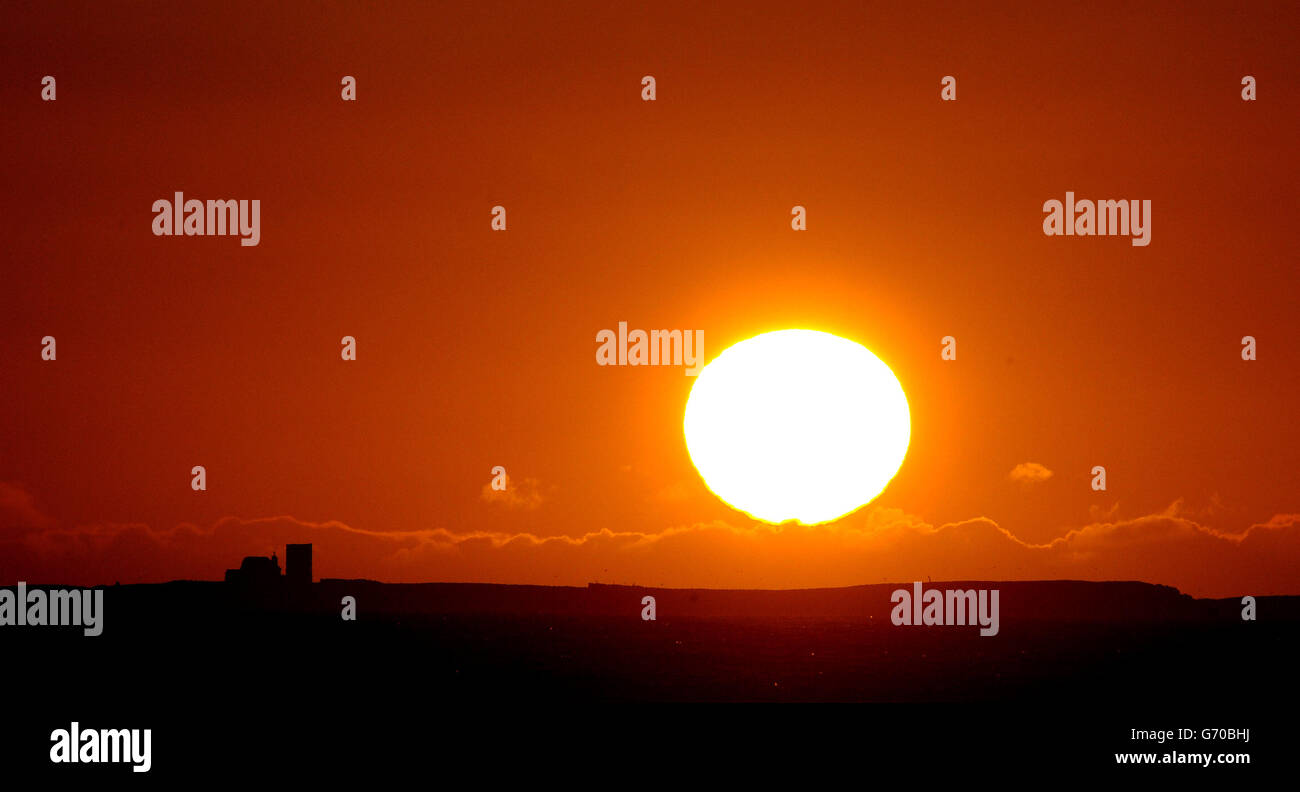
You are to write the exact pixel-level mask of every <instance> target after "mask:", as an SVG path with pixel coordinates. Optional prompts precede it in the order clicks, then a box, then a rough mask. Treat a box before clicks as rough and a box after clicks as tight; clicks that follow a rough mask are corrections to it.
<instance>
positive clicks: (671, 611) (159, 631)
mask: <svg viewBox="0 0 1300 792" xmlns="http://www.w3.org/2000/svg"><path fill="white" fill-rule="evenodd" d="M910 586H911V584H910V582H909V583H899V584H885V585H869V586H855V587H849V588H833V589H806V590H782V591H732V590H705V589H658V588H642V587H636V586H611V585H597V584H592V585H589V586H587V587H551V586H514V585H490V584H468V583H428V584H386V583H377V582H374V581H362V580H347V581H345V580H325V581H321V582H318V583H313V584H309V585H307V586H297V587H293V586H288V585H284V586H278V587H270V588H268V587H265V586H239V585H232V584H226V583H215V582H214V583H208V582H186V581H178V582H173V583H166V584H157V585H126V586H111V587H107V588H106V589H105V606H104V607H105V615H104V633H103V635H102V636H99V637H85V636H83V635H81V631H80V630H76V629H71V628H49V627H43V628H42V627H4V628H0V645H2V646H3V647H4V648H7V649H9V650H10V652H11V655H10V656H16V655H18V654H21V656H23V657H24V658H25V659H26V661H27V662H31V663H33V664H36V665H37V666H39V667H44V668H48V669H50V673H60V669H61V668H62V669H63V672H65V673H71V672H72V666H78V667H81V666H84V665H85V664H91V665H93V666H94V667H96V668H99V669H102V671H103V674H104V675H105V676H106V678H110V679H112V680H114V682H113V687H112V690H117V689H119V688H120V689H121V690H132V689H139V688H143V689H154V688H156V687H158V686H159V685H163V686H167V685H171V686H180V687H183V688H186V689H190V688H195V686H197V688H195V689H196V690H197V693H195V695H197V696H198V697H199V698H200V700H201V701H203V702H204V706H209V707H215V708H221V707H226V706H230V701H237V700H240V699H241V698H243V697H245V696H246V695H247V692H248V691H250V690H258V689H262V688H265V687H266V686H267V685H269V684H272V682H273V681H276V680H279V681H276V682H275V684H277V685H282V684H283V680H286V679H293V680H295V685H294V690H296V691H297V692H295V693H292V694H287V695H295V696H299V695H300V696H303V697H305V698H306V700H307V701H308V702H318V703H320V704H321V705H322V706H325V705H327V703H328V702H334V703H335V704H338V703H340V702H344V701H346V700H347V698H348V697H349V696H356V695H363V694H364V695H376V696H385V697H391V700H392V701H401V700H404V699H406V698H407V697H409V696H410V695H417V696H419V697H432V698H436V699H438V700H440V701H446V700H460V701H465V700H474V701H489V700H506V699H508V700H511V701H517V700H534V699H537V700H549V699H557V698H563V699H566V700H575V699H576V700H586V701H608V700H644V701H661V700H699V701H735V700H739V701H765V700H782V701H990V700H1032V699H1035V698H1037V697H1041V696H1049V697H1051V698H1053V699H1056V700H1062V699H1076V700H1080V701H1085V700H1086V701H1092V702H1096V701H1098V700H1101V701H1134V700H1137V701H1162V700H1163V701H1177V700H1182V699H1184V698H1186V697H1187V696H1188V691H1189V690H1194V691H1195V696H1196V697H1197V698H1198V700H1215V699H1218V700H1223V701H1228V700H1240V699H1241V697H1242V696H1243V695H1244V696H1247V697H1248V696H1252V695H1265V694H1264V693H1263V692H1262V691H1264V690H1266V689H1267V687H1268V685H1269V684H1274V683H1276V685H1275V688H1274V689H1275V690H1276V689H1292V688H1293V687H1294V686H1292V685H1290V683H1289V679H1290V671H1289V670H1287V669H1285V668H1284V667H1283V666H1284V661H1283V659H1282V658H1283V657H1285V655H1286V653H1285V652H1281V651H1279V647H1281V646H1283V645H1285V644H1286V643H1287V642H1290V641H1292V640H1293V636H1294V635H1295V630H1296V627H1297V625H1298V623H1300V597H1260V598H1258V606H1257V607H1258V612H1259V619H1258V621H1255V622H1243V621H1242V619H1241V615H1240V614H1241V604H1240V602H1239V600H1237V599H1222V600H1206V599H1194V598H1192V597H1189V596H1186V595H1184V594H1180V593H1179V592H1178V591H1177V590H1175V589H1172V588H1169V587H1167V586H1156V585H1149V584H1145V583H1134V582H1116V583H1091V582H1080V581H1041V582H988V581H955V582H934V583H927V584H926V588H942V589H950V588H961V589H967V588H974V589H980V588H997V589H999V590H1000V592H1001V596H1000V630H999V634H998V635H996V636H990V637H981V636H980V635H979V632H978V628H977V627H970V626H967V627H961V626H953V627H937V626H936V627H914V626H908V627H900V626H895V625H893V624H891V623H890V620H889V614H890V610H891V608H892V603H891V601H890V595H891V593H892V592H893V591H894V590H895V589H897V588H909V589H910ZM646 595H651V596H653V597H655V598H656V604H657V620H656V621H653V622H650V621H643V620H642V619H641V609H642V605H641V600H642V597H643V596H646ZM344 596H351V597H355V598H356V603H357V620H356V621H344V620H343V619H342V618H341V616H340V612H341V610H342V605H341V600H342V598H343V597H344ZM1243 673H1248V674H1249V675H1250V679H1251V680H1252V681H1251V683H1250V685H1248V686H1246V687H1245V688H1244V689H1243V684H1242V679H1243V677H1242V674H1243ZM343 678H346V679H347V680H349V684H347V685H340V679H343ZM417 680H418V684H417ZM1256 690H1259V691H1261V692H1260V693H1258V694H1257V693H1254V692H1252V691H1256ZM313 691H314V692H313ZM330 691H332V692H330ZM282 692H283V691H282ZM110 694H111V692H110ZM146 700H148V699H146Z"/></svg>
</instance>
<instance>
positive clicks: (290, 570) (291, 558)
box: [284, 544, 311, 586]
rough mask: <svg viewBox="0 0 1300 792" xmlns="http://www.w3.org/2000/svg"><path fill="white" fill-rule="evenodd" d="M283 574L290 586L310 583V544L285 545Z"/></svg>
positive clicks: (308, 584)
mask: <svg viewBox="0 0 1300 792" xmlns="http://www.w3.org/2000/svg"><path fill="white" fill-rule="evenodd" d="M284 575H285V577H286V578H287V579H288V581H289V585H291V586H310V585H311V545H310V544H291V545H285V548H284Z"/></svg>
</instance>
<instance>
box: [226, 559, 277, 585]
mask: <svg viewBox="0 0 1300 792" xmlns="http://www.w3.org/2000/svg"><path fill="white" fill-rule="evenodd" d="M279 580H280V560H279V559H278V558H276V557H275V554H274V553H272V554H271V557H270V558H267V557H266V556H248V557H247V558H245V559H244V562H243V563H242V564H240V565H239V569H227V570H226V582H227V583H241V584H249V585H267V584H275V583H277V582H278V581H279Z"/></svg>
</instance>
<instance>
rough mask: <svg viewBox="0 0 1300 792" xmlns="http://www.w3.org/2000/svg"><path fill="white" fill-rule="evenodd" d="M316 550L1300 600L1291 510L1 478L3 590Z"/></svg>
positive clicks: (537, 564) (365, 556)
mask: <svg viewBox="0 0 1300 792" xmlns="http://www.w3.org/2000/svg"><path fill="white" fill-rule="evenodd" d="M289 542H312V543H314V544H315V545H316V548H315V553H314V555H315V562H316V575H317V577H365V578H373V579H377V580H387V581H484V582H509V583H534V584H563V585H583V584H585V583H587V582H589V581H602V582H617V583H637V584H644V585H662V586H674V587H687V586H698V587H707V588H750V587H753V588H758V587H773V588H778V587H779V588H786V587H816V586H846V585H855V584H861V583H879V582H885V581H908V580H916V579H921V580H924V579H926V578H933V579H934V580H944V579H971V578H976V579H980V578H982V579H998V580H1032V579H1059V578H1069V579H1086V580H1143V581H1148V582H1152V583H1163V584H1167V585H1172V586H1176V587H1178V588H1179V589H1181V590H1183V591H1184V592H1187V593H1190V594H1194V595H1196V596H1216V597H1226V596H1240V595H1243V594H1254V595H1266V594H1285V593H1290V594H1294V593H1297V585H1296V578H1295V570H1296V569H1298V568H1300V515H1296V514H1281V515H1277V516H1275V517H1273V518H1272V519H1270V520H1268V521H1267V522H1264V523H1260V524H1256V525H1252V526H1249V527H1248V528H1246V529H1245V530H1243V531H1241V532H1240V533H1223V532H1220V531H1216V530H1214V529H1211V528H1209V527H1206V526H1205V525H1202V524H1200V523H1198V522H1196V521H1194V520H1192V519H1190V518H1189V517H1187V516H1185V515H1184V514H1183V509H1182V504H1181V503H1180V502H1175V503H1174V504H1172V505H1171V506H1170V507H1169V508H1168V509H1166V510H1165V511H1164V512H1162V513H1160V514H1152V515H1146V516H1142V517H1138V518H1135V519H1128V520H1113V519H1105V520H1101V521H1097V522H1094V523H1092V524H1090V525H1086V526H1083V527H1081V528H1078V529H1076V530H1072V531H1069V532H1068V533H1067V534H1066V535H1064V536H1062V537H1060V538H1058V539H1055V540H1053V541H1051V542H1048V543H1045V544H1031V543H1027V542H1024V541H1021V540H1020V539H1019V538H1017V537H1015V536H1014V535H1012V534H1011V533H1010V532H1008V531H1006V530H1005V529H1003V528H1001V527H1000V526H998V524H997V523H996V522H994V521H993V520H990V519H987V518H984V517H976V518H973V519H969V520H964V521H961V522H955V523H948V524H944V525H931V524H929V523H927V522H925V521H924V520H921V519H920V518H918V517H915V516H913V515H909V514H906V513H904V512H902V511H899V510H896V509H884V508H876V507H868V508H866V509H863V510H862V511H860V512H858V513H856V514H854V515H852V516H851V517H849V518H847V519H845V520H843V521H841V522H840V523H837V524H834V525H831V526H770V525H761V524H754V523H744V524H738V523H737V524H733V523H725V522H721V521H718V522H711V523H697V524H692V525H683V526H678V527H674V528H669V529H666V530H664V531H661V532H658V533H639V532H619V531H612V530H601V531H596V532H590V533H585V534H581V535H574V536H554V537H540V536H536V535H533V534H528V533H518V534H511V533H502V532H484V531H477V532H475V531H451V530H446V529H443V528H430V529H424V530H415V531H403V532H375V531H367V530H364V529H361V528H356V527H353V526H349V525H345V524H343V523H340V522H335V521H326V522H312V521H306V520H301V519H297V518H295V517H291V516H287V515H285V516H276V517H260V518H243V517H226V518H223V519H221V520H218V521H217V522H216V523H215V524H212V525H207V526H199V525H192V524H188V523H183V524H181V525H177V526H173V527H171V528H166V529H157V528H153V527H150V526H147V525H143V524H134V523H105V524H96V525H79V526H75V527H68V526H61V525H59V524H57V522H56V521H54V520H52V519H50V518H49V517H48V516H46V515H45V514H44V513H42V512H41V511H40V510H39V509H38V508H37V507H36V505H35V503H34V501H33V499H32V498H31V497H30V496H28V495H27V494H26V493H25V492H23V491H22V490H21V488H17V487H14V486H13V485H7V484H0V583H12V582H14V581H16V580H27V581H29V582H57V583H66V584H73V585H89V584H98V583H112V582H114V581H117V580H121V581H122V582H136V581H155V582H156V581H164V580H172V579H181V578H187V579H203V580H215V579H220V578H221V576H222V574H223V572H224V570H225V569H226V568H228V567H235V566H238V565H239V562H240V560H241V559H242V558H243V557H244V556H245V555H253V554H264V555H269V554H270V553H271V552H273V551H274V552H279V553H283V552H284V545H285V544H286V543H289Z"/></svg>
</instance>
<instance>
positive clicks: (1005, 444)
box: [0, 2, 1300, 596]
mask: <svg viewBox="0 0 1300 792" xmlns="http://www.w3.org/2000/svg"><path fill="white" fill-rule="evenodd" d="M265 5H266V4H258V3H229V2H223V3H213V4H197V3H196V4H185V5H184V6H182V7H174V6H173V5H171V4H156V5H150V6H143V5H142V6H138V7H136V8H135V9H133V12H132V13H131V14H129V15H125V14H122V13H120V12H117V11H113V10H110V9H107V8H94V7H91V8H85V7H82V6H80V5H67V6H64V5H62V4H44V3H42V4H33V5H31V6H24V7H21V8H9V9H7V10H6V11H5V16H6V22H5V25H4V26H3V29H0V43H2V44H3V46H2V47H0V74H3V76H4V78H3V80H0V103H2V104H3V106H4V108H5V112H4V114H3V117H0V130H2V131H3V136H2V137H3V140H4V141H5V145H4V146H3V147H0V158H3V168H4V173H5V183H6V188H5V190H4V191H3V198H2V199H0V200H3V204H2V205H0V216H2V217H3V229H4V234H5V247H6V255H5V257H4V259H5V261H4V264H3V272H4V278H3V289H0V371H3V376H0V403H2V404H3V405H4V410H3V413H2V414H0V583H4V582H11V581H13V580H19V579H26V580H33V581H35V580H58V581H64V582H69V583H97V582H105V581H112V580H122V581H123V582H127V581H134V580H165V579H171V578H174V577H205V578H214V579H215V578H219V577H220V576H221V574H222V571H223V570H224V568H225V567H227V566H234V565H236V564H237V563H238V561H239V559H240V558H241V557H242V556H243V555H246V554H250V553H261V552H265V553H269V552H271V551H272V550H275V549H278V550H279V551H280V552H281V553H282V552H283V548H282V545H283V543H284V542H286V541H300V540H305V541H315V542H317V544H318V550H317V552H316V571H317V574H318V576H348V577H352V576H356V577H375V578H382V579H390V580H484V581H502V582H538V583H571V584H580V583H585V582H587V581H589V580H603V581H613V582H638V583H647V584H667V585H680V586H686V585H691V586H807V585H843V584H851V583H858V582H879V581H880V580H910V579H913V578H914V577H916V576H920V575H926V576H933V577H934V578H935V579H940V578H941V577H987V578H1019V577H1029V578H1034V577H1080V578H1097V579H1101V578H1126V579H1128V578H1137V579H1143V580H1151V581H1153V582H1159V583H1168V584H1171V585H1177V586H1179V587H1180V588H1182V589H1183V590H1185V591H1189V592H1192V593H1196V594H1203V595H1219V596H1228V595H1232V594H1237V593H1238V592H1240V593H1252V594H1269V593H1300V588H1297V585H1296V582H1295V581H1296V576H1295V573H1294V570H1295V569H1297V568H1300V518H1298V517H1296V514H1297V512H1300V502H1298V500H1297V497H1296V493H1297V492H1298V491H1300V488H1298V487H1297V484H1300V443H1298V442H1297V441H1298V440H1300V436H1298V435H1300V431H1298V430H1297V423H1296V421H1295V418H1294V416H1295V403H1296V402H1295V399H1296V393H1297V386H1298V385H1300V352H1297V339H1298V336H1300V332H1298V331H1300V328H1298V327H1297V324H1298V323H1297V320H1296V318H1295V316H1296V306H1297V294H1296V283H1297V278H1296V274H1295V273H1296V266H1297V261H1300V257H1298V256H1297V254H1298V253H1300V242H1298V241H1297V238H1296V235H1295V233H1294V216H1295V212H1296V210H1297V208H1300V207H1298V206H1297V200H1296V188H1295V184H1296V177H1297V173H1298V169H1297V154H1296V152H1295V143H1294V140H1295V131H1296V129H1297V128H1298V127H1300V102H1298V100H1297V91H1296V88H1295V86H1294V79H1295V75H1296V66H1297V55H1296V49H1295V46H1294V31H1295V30H1296V29H1297V24H1300V10H1297V7H1296V6H1295V4H1277V5H1255V4H1245V5H1240V6H1233V7H1226V6H1222V5H1220V4H1215V5H1211V4H1188V3H1177V4H1173V3H1170V4H1167V7H1166V8H1165V9H1163V10H1158V9H1157V10H1146V11H1138V10H1133V9H1131V8H1129V7H1128V5H1127V4H1086V5H1078V6H1074V7H1069V8H1060V9H1058V8H1048V7H1042V6H1029V5H1028V4H1025V5H1024V6H1006V7H1005V8H991V7H989V6H986V5H983V6H981V10H980V11H978V12H977V11H976V10H975V7H974V6H969V7H968V6H967V5H965V4H962V5H958V6H956V7H955V8H954V7H946V6H927V5H923V4H918V3H907V4H898V5H897V6H896V7H895V8H893V9H892V10H891V9H883V10H882V9H867V8H863V7H861V4H857V3H851V4H850V3H845V4H840V5H822V4H816V3H813V4H804V5H799V6H791V5H790V4H788V3H786V4H776V3H771V4H753V3H750V4H743V5H742V4H736V5H734V6H731V7H729V8H726V9H715V10H706V9H700V8H696V7H695V6H696V4H693V3H655V4H642V5H638V6H635V7H633V6H631V5H629V4H621V3H615V4H609V3H590V4H581V5H579V4H566V5H565V6H564V7H563V8H558V9H550V10H548V11H542V10H541V9H540V8H539V7H538V6H537V4H531V3H517V4H498V3H481V2H475V3H464V4H458V5H456V6H454V7H443V8H438V9H436V10H435V9H434V8H433V6H432V5H431V4H424V3H411V4H381V5H376V6H367V8H365V9H352V10H343V9H332V8H331V9H329V10H322V9H320V8H318V7H315V6H312V7H311V8H310V9H308V8H306V7H304V8H303V9H302V10H289V9H287V8H267V7H265ZM128 17H129V18H128ZM46 74H51V75H55V76H56V77H57V80H58V99H57V101H56V102H42V101H41V100H40V80H41V77H42V76H43V75H46ZM345 74H351V75H355V76H356V78H357V81H358V101H357V102H355V103H345V102H342V101H340V98H339V90H340V86H339V81H340V79H341V77H342V76H343V75H345ZM645 74H652V75H654V76H655V77H656V79H657V80H658V100H657V101H656V102H653V103H649V102H642V101H641V100H640V79H641V76H642V75H645ZM946 74H952V75H954V76H956V77H957V80H958V101H957V102H955V103H949V102H940V101H939V80H940V78H941V77H942V76H943V75H946ZM1245 74H1251V75H1254V76H1255V78H1256V79H1257V81H1258V86H1259V87H1258V91H1259V99H1258V101H1256V102H1253V103H1252V102H1243V101H1241V98H1240V93H1239V92H1240V80H1241V77H1242V75H1245ZM178 190H181V191H184V192H185V193H186V194H187V196H189V197H196V198H219V199H224V198H245V199H253V198H256V199H260V200H261V202H262V217H261V222H262V239H261V244H260V245H258V246H257V247H241V246H240V245H239V244H238V242H237V241H235V240H234V239H232V238H229V237H212V238H202V237H191V238H184V237H181V238H177V237H155V236H153V235H152V234H151V232H150V223H151V221H152V213H151V211H150V206H151V204H152V202H153V201H154V200H156V199H158V198H170V196H171V195H172V193H173V192H175V191H178ZM1067 190H1071V191H1074V192H1075V193H1076V194H1077V195H1079V196H1080V197H1092V198H1136V199H1150V200H1151V201H1152V204H1153V228H1152V242H1151V244H1150V246H1149V247H1145V248H1143V247H1133V246H1131V245H1130V244H1129V243H1128V241H1127V240H1126V239H1123V238H1106V237H1096V238H1055V237H1047V236H1044V235H1043V233H1042V231H1041V222H1042V217H1043V213H1042V209H1041V207H1042V204H1043V202H1044V201H1046V200H1048V199H1051V198H1056V199H1061V198H1063V197H1064V194H1065V192H1066V191H1067ZM495 204H502V205H504V206H506V208H507V210H508V213H509V214H508V217H509V230H508V231H506V232H504V233H499V232H493V231H491V230H490V228H489V219H490V218H489V209H490V207H491V206H493V205H495ZM796 204H800V205H803V206H806V207H807V209H808V230H807V231H806V232H802V233H797V232H794V231H791V229H790V226H789V217H790V207H792V206H794V205H796ZM619 321H627V322H628V323H629V324H630V325H631V326H632V327H641V328H691V329H697V328H698V329H702V330H703V331H704V338H705V354H706V357H708V358H712V357H714V356H716V355H717V354H718V353H720V352H721V351H722V350H723V349H725V348H726V347H727V346H728V345H730V344H732V343H735V342H737V341H740V340H742V339H744V338H748V337H750V336H752V335H754V334H757V333H760V332H763V331H766V330H773V329H779V328H785V327H809V328H815V329H822V330H828V331H831V332H834V333H837V334H840V335H843V336H846V337H849V338H852V339H854V340H856V341H859V342H860V343H862V344H864V345H865V346H867V347H868V348H869V349H871V350H872V351H873V352H875V353H876V354H877V355H878V356H880V357H881V358H882V359H883V360H884V361H885V362H886V363H888V364H889V365H890V366H891V367H892V368H893V370H894V372H895V373H896V374H897V376H898V378H899V380H900V382H901V383H902V384H903V387H904V389H905V390H906V392H907V394H908V398H909V400H910V405H911V411H912V420H913V426H912V445H911V449H910V451H909V454H908V457H907V460H906V461H905V462H904V464H903V467H902V469H901V470H900V472H899V474H898V476H897V478H896V479H895V480H894V482H893V483H892V484H891V485H890V487H889V488H888V489H886V491H885V493H884V494H883V495H882V496H881V498H880V499H879V500H877V501H876V503H875V504H874V505H873V506H872V507H869V508H868V509H865V510H863V511H861V512H859V513H857V514H855V515H853V516H851V517H849V518H847V519H846V520H843V521H841V522H839V523H836V524H834V525H832V526H829V527H820V528H813V529H805V528H798V529H787V530H784V531H774V530H772V529H770V528H764V527H756V526H755V525H754V524H753V523H751V522H749V521H748V520H746V519H745V518H744V516H743V515H741V514H740V513H738V512H734V511H732V510H730V509H729V508H727V507H726V506H725V505H724V504H722V503H720V502H719V501H718V500H717V499H716V498H714V497H713V496H712V495H711V494H710V493H709V492H708V490H707V489H706V488H705V486H704V484H703V483H702V482H701V481H700V479H699V478H698V476H697V475H696V474H695V471H694V469H693V468H692V466H691V463H690V459H689V456H688V455H687V453H686V448H685V445H684V442H683V440H682V433H681V418H682V411H683V408H684V405H685V401H686V397H687V394H688V392H689V389H690V386H691V384H692V382H693V380H692V379H691V378H688V377H684V376H683V375H682V372H681V370H680V369H674V368H617V367H612V368H602V367H599V366H597V365H596V364H595V358H594V352H595V348H596V344H595V341H594V339H595V335H596V333H597V332H598V331H599V330H601V329H604V328H613V327H616V326H617V324H618V322H619ZM1247 334H1249V335H1254V336H1255V337H1256V338H1257V339H1258V343H1259V359H1258V360H1257V361H1254V362H1250V363H1246V362H1243V361H1242V360H1241V358H1240V354H1239V353H1240V348H1241V347H1240V339H1241V337H1242V336H1243V335H1247ZM45 335H53V336H55V337H56V338H57V339H58V360H57V361H55V362H44V361H42V360H41V359H40V339H41V337H42V336H45ZM344 335H353V336H355V337H356V338H357V340H358V353H359V359H358V360H357V361H356V362H355V363H344V362H343V361H341V360H340V359H339V354H338V350H339V339H340V337H342V336H344ZM945 335H953V336H955V337H956V338H957V339H958V351H959V357H958V360H957V361H955V362H944V361H942V360H940V357H939V350H940V344H939V339H940V338H942V337H943V336H945ZM1025 462H1036V463H1039V464H1041V465H1044V466H1046V467H1047V468H1048V469H1050V470H1052V471H1053V476H1052V477H1051V478H1049V479H1047V480H1046V481H1043V482H1039V483H1036V484H1018V483H1015V482H1013V481H1011V480H1010V479H1009V477H1008V474H1009V472H1010V471H1011V470H1012V469H1013V468H1014V467H1015V466H1016V465H1018V464H1020V463H1025ZM199 464H201V465H205V466H206V467H207V470H208V478H209V482H208V485H209V488H208V491H206V492H203V493H195V492H193V491H191V489H190V486H189V483H190V476H189V470H190V468H191V467H192V466H193V465H199ZM494 465H504V466H506V468H507V469H508V471H509V472H510V474H511V476H512V478H513V479H514V483H515V486H516V487H518V488H520V491H519V492H516V493H515V494H516V495H517V496H518V497H515V498H510V499H506V500H501V499H497V500H493V499H491V498H485V497H484V492H483V487H484V485H486V484H487V483H488V481H489V479H490V478H491V473H490V470H491V468H492V467H493V466H494ZM1093 465H1105V466H1106V468H1107V470H1108V482H1107V483H1108V490H1107V491H1106V492H1101V493H1098V492H1093V491H1092V490H1091V489H1090V487H1089V480H1090V476H1089V471H1090V469H1091V468H1092V466H1093ZM1288 515H1290V516H1288ZM1252 526H1254V527H1253V528H1252ZM601 532H609V534H608V535H605V534H602V533H601ZM1071 532H1073V533H1071ZM553 537H569V538H568V539H563V540H562V539H552V538H553ZM584 537H585V538H584Z"/></svg>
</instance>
